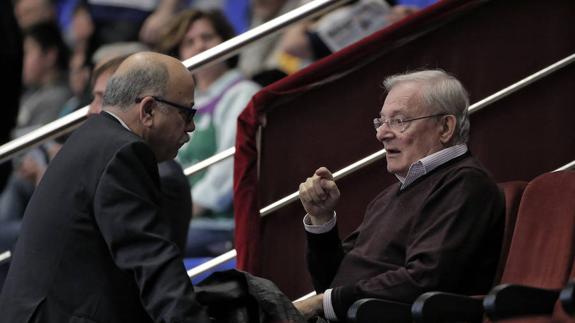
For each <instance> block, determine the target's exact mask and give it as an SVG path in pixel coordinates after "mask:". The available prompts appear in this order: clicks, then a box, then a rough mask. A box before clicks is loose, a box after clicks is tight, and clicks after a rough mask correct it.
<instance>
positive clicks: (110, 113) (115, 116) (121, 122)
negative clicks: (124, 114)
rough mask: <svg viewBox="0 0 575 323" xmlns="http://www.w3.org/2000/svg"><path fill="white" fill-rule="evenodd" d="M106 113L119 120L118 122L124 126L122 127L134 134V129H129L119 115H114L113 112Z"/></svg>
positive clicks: (106, 111)
mask: <svg viewBox="0 0 575 323" xmlns="http://www.w3.org/2000/svg"><path fill="white" fill-rule="evenodd" d="M104 112H105V113H107V114H109V115H111V116H112V117H114V118H115V119H116V120H118V122H119V123H120V124H121V125H122V127H124V128H126V129H127V130H128V131H130V132H132V129H130V127H128V125H127V124H126V123H125V122H124V120H122V119H120V117H118V116H117V115H115V114H113V113H112V112H110V111H108V110H104Z"/></svg>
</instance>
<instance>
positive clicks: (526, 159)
mask: <svg viewBox="0 0 575 323" xmlns="http://www.w3.org/2000/svg"><path fill="white" fill-rule="evenodd" d="M573 17H575V2H574V1H571V0H550V1H538V0H492V1H478V0H458V1H455V0H454V1H440V2H438V3H437V4H436V5H433V6H431V7H429V8H428V9H426V10H423V11H421V12H419V13H417V14H415V15H412V16H410V17H408V18H407V19H405V20H403V21H401V22H399V23H397V24H395V25H392V26H390V27H388V28H386V29H384V30H381V31H380V32H377V33H375V34H373V35H371V36H370V37H368V38H365V39H363V40H362V41H360V42H358V43H356V44H354V45H352V46H350V47H348V48H345V49H344V50H342V51H340V52H338V53H336V54H334V55H331V56H329V57H327V58H325V59H323V60H321V61H318V62H316V63H315V64H313V65H311V66H309V67H308V68H306V69H304V70H302V71H300V72H298V73H296V74H294V75H291V76H290V77H288V78H285V79H283V80H282V81H280V82H277V83H274V84H272V85H270V86H268V87H266V88H264V89H263V90H262V91H260V92H259V93H258V94H256V95H255V96H254V98H253V100H252V101H251V102H250V104H249V105H248V107H247V108H246V110H245V111H244V112H243V113H242V114H241V115H240V117H239V119H238V135H237V141H236V156H235V167H234V168H235V173H234V192H235V193H234V208H235V212H236V249H237V251H238V267H239V268H240V269H243V270H247V271H249V272H251V273H253V274H256V275H260V276H263V277H266V278H269V279H271V280H272V281H274V282H276V284H277V285H278V286H279V287H280V289H282V290H283V291H284V292H285V293H286V294H287V295H288V296H290V297H299V296H301V295H303V294H304V293H307V292H309V291H311V289H312V287H311V284H310V279H309V277H308V274H307V270H306V267H305V260H304V256H305V235H304V231H303V226H302V223H301V220H302V217H303V215H304V213H305V212H304V210H303V208H302V207H301V206H300V204H299V202H295V203H292V204H290V205H289V206H287V207H284V208H282V209H280V210H278V211H276V212H274V213H272V214H270V215H269V216H266V217H264V218H262V217H260V215H259V209H260V208H262V207H264V206H266V205H268V204H270V203H272V202H274V201H276V200H278V199H279V198H282V197H284V196H286V195H288V194H290V193H292V192H295V191H297V189H298V185H299V183H300V182H302V181H304V180H305V179H306V177H308V176H311V175H312V174H313V172H314V170H315V169H316V168H318V167H319V166H327V167H328V168H329V169H331V170H332V171H336V170H338V169H341V168H342V167H344V166H347V165H348V164H350V163H352V162H355V161H357V160H359V159H361V158H363V157H365V156H367V155H369V154H371V153H374V152H376V151H378V150H379V149H381V148H382V145H381V143H379V142H378V141H377V140H375V131H374V130H373V127H372V119H373V118H374V117H375V116H377V115H378V113H379V110H380V108H381V105H382V103H383V99H384V93H383V90H382V86H381V82H382V80H383V79H384V78H385V77H386V76H389V75H391V74H395V73H400V72H404V71H408V70H414V69H421V68H442V69H444V70H446V71H448V72H450V73H452V74H454V75H455V76H456V77H458V78H459V79H460V80H461V81H462V82H463V84H464V85H465V86H466V88H467V89H468V91H469V93H470V97H471V102H476V101H478V100H480V99H482V98H484V97H486V96H488V95H490V94H493V93H494V92H496V91H498V90H500V89H502V88H504V87H506V86H508V85H511V84H513V83H515V82H516V81H518V80H519V79H521V78H524V77H526V76H528V75H530V74H532V73H534V72H536V71H538V70H539V69H542V68H544V67H546V66H548V65H550V64H552V63H554V62H555V61H557V60H559V59H562V58H564V57H566V56H568V55H570V54H572V53H575V28H573V27H572V18H573ZM573 89H575V66H570V67H566V68H564V69H562V70H561V71H559V72H557V73H554V74H552V75H551V76H548V77H547V78H545V79H543V80H540V81H538V82H537V83H535V84H533V85H530V86H528V87H527V88H525V89H522V90H520V91H518V92H516V93H514V94H513V95H511V96H509V97H507V98H505V99H503V100H501V101H498V102H497V103H495V104H492V105H491V106H489V107H487V108H485V109H484V110H482V111H480V112H478V113H476V114H474V115H473V116H472V117H471V139H470V142H469V145H470V148H471V151H472V153H473V154H474V155H476V156H477V157H478V158H479V159H480V160H481V161H482V162H483V163H484V164H485V166H486V167H487V168H488V169H489V170H490V171H491V172H492V173H493V175H494V177H495V179H496V180H497V181H508V180H529V179H531V178H533V177H535V176H536V175H538V174H541V173H543V172H545V171H549V170H553V169H555V168H556V167H559V166H560V165H562V164H564V163H566V162H568V161H571V160H573V159H575V132H574V131H572V127H573V124H575V112H574V111H575V106H574V103H573V102H575V91H573ZM393 181H395V179H394V177H393V176H390V175H389V174H387V173H386V171H385V161H384V160H382V161H380V162H377V163H374V164H372V165H371V166H369V167H367V168H365V169H363V170H361V171H359V172H357V173H355V174H352V175H350V176H348V177H346V178H344V179H342V180H341V181H339V182H338V185H339V187H340V190H341V192H342V198H341V201H340V204H339V206H338V208H337V211H338V223H339V224H338V225H339V229H340V234H341V235H342V236H344V235H346V234H348V233H349V232H351V231H352V230H353V229H354V228H355V227H356V226H357V225H358V224H359V223H360V221H361V219H362V217H363V212H364V208H365V206H366V205H367V203H368V202H369V201H370V200H371V199H372V198H373V197H374V196H375V195H376V194H377V193H378V192H379V191H381V190H382V189H383V188H384V187H385V186H387V185H389V184H390V183H392V182H393Z"/></svg>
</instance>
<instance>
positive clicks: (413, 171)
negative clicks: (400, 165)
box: [395, 144, 468, 189]
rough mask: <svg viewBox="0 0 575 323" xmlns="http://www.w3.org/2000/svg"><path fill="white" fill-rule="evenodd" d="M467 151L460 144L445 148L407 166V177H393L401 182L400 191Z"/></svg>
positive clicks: (463, 145) (464, 146) (465, 147)
mask: <svg viewBox="0 0 575 323" xmlns="http://www.w3.org/2000/svg"><path fill="white" fill-rule="evenodd" d="M467 150H468V149H467V145H466V144H460V145H455V146H451V147H447V148H445V149H442V150H440V151H438V152H436V153H433V154H431V155H428V156H425V157H423V158H421V159H420V160H418V161H416V162H415V163H413V164H411V166H409V170H408V171H407V176H405V177H403V176H400V175H397V174H396V175H395V177H397V179H398V180H399V181H400V182H401V188H400V189H404V188H406V187H407V186H409V185H410V184H411V183H413V182H415V180H417V179H418V178H420V177H421V176H423V175H425V174H427V173H429V172H431V171H432V170H434V169H436V168H437V167H439V166H441V165H443V164H445V163H447V162H448V161H450V160H452V159H454V158H457V157H459V156H461V155H463V154H465V153H466V152H467Z"/></svg>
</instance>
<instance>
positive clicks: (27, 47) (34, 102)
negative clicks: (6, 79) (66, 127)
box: [14, 22, 71, 137]
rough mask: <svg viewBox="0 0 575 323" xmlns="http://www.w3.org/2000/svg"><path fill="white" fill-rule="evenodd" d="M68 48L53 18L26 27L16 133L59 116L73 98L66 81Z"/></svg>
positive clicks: (15, 134) (28, 129)
mask: <svg viewBox="0 0 575 323" xmlns="http://www.w3.org/2000/svg"><path fill="white" fill-rule="evenodd" d="M68 60H69V52H68V48H67V47H66V45H65V44H64V41H63V40H62V37H61V34H60V30H59V29H58V26H57V25H56V24H55V23H53V22H44V23H40V24H37V25H33V26H31V27H30V28H28V29H26V30H25V31H24V70H23V74H22V77H23V84H24V86H25V87H26V92H25V93H24V95H23V96H22V100H21V105H20V110H19V111H18V120H17V129H16V131H15V133H14V136H15V137H19V136H20V135H22V134H24V133H26V132H28V131H30V130H31V129H33V128H36V127H38V126H41V125H44V124H46V123H48V122H50V121H53V120H55V119H56V118H58V115H59V114H60V111H61V109H62V106H63V105H64V103H65V102H66V101H67V100H68V99H69V98H70V96H71V93H70V89H69V88H68V82H67V69H68V63H69V61H68Z"/></svg>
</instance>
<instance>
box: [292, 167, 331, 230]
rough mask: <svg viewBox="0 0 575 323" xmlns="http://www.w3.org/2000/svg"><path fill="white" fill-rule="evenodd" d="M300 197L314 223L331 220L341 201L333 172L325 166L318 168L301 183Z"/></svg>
mask: <svg viewBox="0 0 575 323" xmlns="http://www.w3.org/2000/svg"><path fill="white" fill-rule="evenodd" d="M299 199H300V201H301V204H302V205H303V208H304V209H305V210H306V212H307V213H308V214H309V216H310V218H311V221H312V224H315V225H318V224H323V223H325V222H327V221H329V220H330V219H331V217H332V215H333V211H334V210H335V206H336V205H337V202H338V201H339V189H338V188H337V185H336V184H335V181H334V180H333V175H332V174H331V172H330V171H329V170H328V169H327V168H325V167H320V168H318V169H317V170H316V171H315V173H314V174H313V176H312V177H308V178H307V180H306V181H305V182H304V183H301V184H300V185H299Z"/></svg>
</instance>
